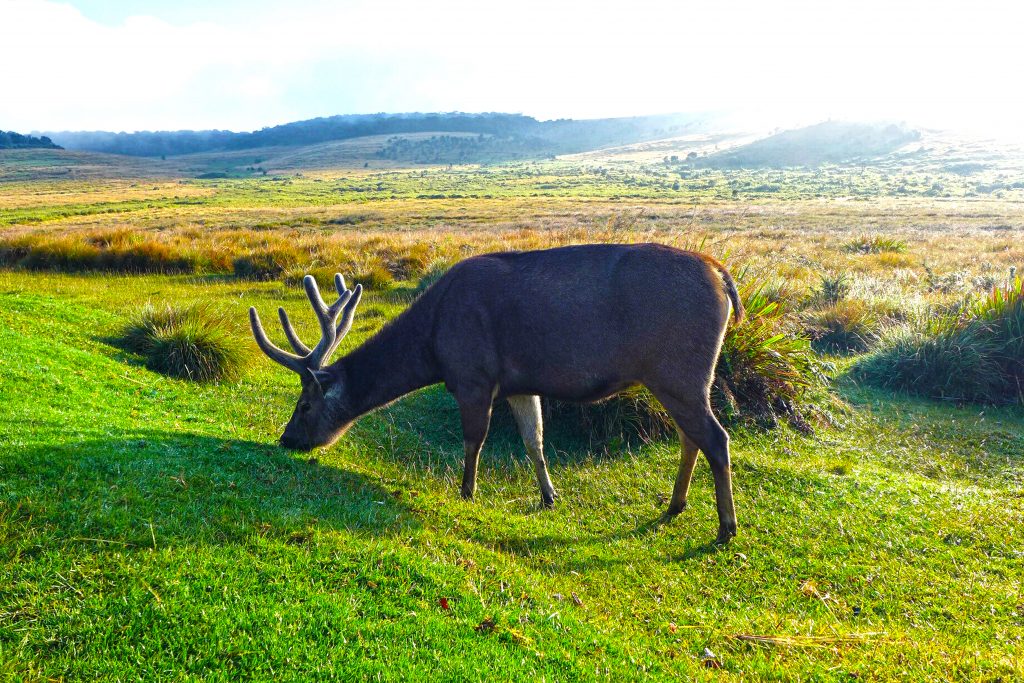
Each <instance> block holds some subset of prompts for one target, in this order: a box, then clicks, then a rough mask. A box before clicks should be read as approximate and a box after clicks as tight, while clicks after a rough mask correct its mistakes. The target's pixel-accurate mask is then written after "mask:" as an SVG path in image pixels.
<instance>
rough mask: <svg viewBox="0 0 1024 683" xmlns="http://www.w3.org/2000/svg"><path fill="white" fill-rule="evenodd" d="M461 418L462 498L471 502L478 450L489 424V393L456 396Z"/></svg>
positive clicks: (475, 392) (485, 436) (490, 399)
mask: <svg viewBox="0 0 1024 683" xmlns="http://www.w3.org/2000/svg"><path fill="white" fill-rule="evenodd" d="M455 400H456V401H457V402H458V404H459V413H460V414H461V416H462V440H463V447H464V448H465V453H466V460H465V463H464V465H463V468H462V497H463V498H465V499H466V500H471V499H472V498H473V494H475V493H476V470H477V463H478V461H479V459H480V449H482V448H483V446H484V440H485V439H486V438H487V429H488V427H490V424H491V401H492V398H491V393H490V392H480V391H474V392H467V393H462V394H456V395H455Z"/></svg>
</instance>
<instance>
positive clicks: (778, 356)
mask: <svg viewBox="0 0 1024 683" xmlns="http://www.w3.org/2000/svg"><path fill="white" fill-rule="evenodd" d="M763 290H764V287H763V284H762V283H760V282H756V281H752V282H749V283H743V284H741V285H740V296H741V297H742V298H743V306H744V308H745V310H746V317H745V318H744V320H743V322H742V323H741V324H740V325H737V326H733V327H730V328H729V329H728V330H727V331H726V333H725V339H724V341H723V343H722V352H721V355H720V356H719V358H718V365H717V367H716V368H715V380H714V385H713V388H712V403H713V404H714V406H715V408H716V410H717V412H718V414H719V415H720V416H721V417H723V418H725V420H726V421H727V422H733V421H737V420H753V421H754V422H757V423H760V424H763V425H766V426H775V425H777V424H778V423H779V421H780V420H785V421H787V422H789V423H790V424H791V425H793V426H794V427H796V428H798V429H801V430H804V431H810V430H811V421H813V420H816V419H818V418H819V417H821V416H823V415H824V414H825V403H826V402H827V401H826V400H825V399H824V397H825V396H826V395H827V391H826V384H827V382H826V379H825V375H824V373H823V365H822V363H821V361H820V360H818V358H817V356H816V355H815V354H814V351H813V350H812V349H811V344H810V340H809V339H808V338H807V337H805V336H803V335H802V334H800V333H798V332H794V331H793V330H792V329H791V328H790V326H789V325H788V324H787V320H786V315H785V312H786V311H785V308H784V307H783V306H782V305H781V304H780V303H779V302H777V301H771V300H769V298H768V297H767V296H766V295H765V293H764V291H763Z"/></svg>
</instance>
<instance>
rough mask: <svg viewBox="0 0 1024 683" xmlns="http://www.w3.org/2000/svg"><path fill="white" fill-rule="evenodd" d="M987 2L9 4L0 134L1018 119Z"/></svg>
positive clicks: (1014, 22)
mask: <svg viewBox="0 0 1024 683" xmlns="http://www.w3.org/2000/svg"><path fill="white" fill-rule="evenodd" d="M1014 5H1015V3H1009V2H1005V3H1003V2H994V1H990V0H975V1H973V2H966V1H965V2H946V1H944V0H932V1H931V2H918V1H916V0H907V1H904V0H884V1H878V0H856V1H848V0H814V1H800V2H796V1H790V2H771V1H769V0H732V1H728V2H726V1H721V0H717V1H716V0H703V1H702V2H689V1H688V0H675V1H673V2H669V1H653V0H624V1H615V2H601V1H600V0H590V1H589V2H575V1H568V2H559V1H558V0H543V1H538V0H515V1H514V2H510V1H508V0H506V1H505V2H500V3H499V2H490V1H488V0H476V1H463V0H429V1H426V0H419V1H400V0H369V1H367V0H336V1H334V2H328V1H326V0H290V2H287V3H285V2H280V1H276V0H275V1H268V0H246V1H245V2H243V1H241V0H220V1H216V2H215V1H214V0H140V1H137V2H116V1H101V0H70V1H64V2H54V1H50V0H0V63H2V64H4V65H5V66H4V69H3V77H2V80H0V83H2V86H0V130H16V131H21V132H29V131H46V130H50V131H56V130H113V131H122V130H123V131H134V130H178V129H210V128H217V129H229V130H254V129H258V128H262V127H265V126H271V125H276V124H279V123H285V122H288V121H295V120H300V119H307V118H312V117H316V116H330V115H333V114H352V113H375V112H408V111H465V112H481V111H504V112H519V113H524V114H528V115H531V116H535V117H537V118H540V119H550V118H596V117H605V116H630V115H641V114H655V113H671V112H689V111H708V110H730V111H739V112H746V113H749V114H750V116H752V117H754V118H755V119H756V120H758V121H759V122H763V123H764V124H765V125H769V126H774V125H785V124H787V123H789V122H812V121H816V120H822V119H825V118H838V119H862V120H864V119H869V120H880V119H884V120H899V121H907V122H909V123H912V124H916V125H924V126H935V127H951V128H960V129H972V130H977V131H980V132H989V133H993V134H998V133H1006V132H1010V133H1013V132H1019V130H1020V129H1021V128H1022V126H1021V124H1020V122H1021V121H1024V88H1022V86H1021V80H1022V79H1021V74H1022V67H1024V39H1021V37H1020V31H1021V26H1022V25H1024V22H1022V21H1021V19H1024V11H1019V10H1016V9H1015V8H1014Z"/></svg>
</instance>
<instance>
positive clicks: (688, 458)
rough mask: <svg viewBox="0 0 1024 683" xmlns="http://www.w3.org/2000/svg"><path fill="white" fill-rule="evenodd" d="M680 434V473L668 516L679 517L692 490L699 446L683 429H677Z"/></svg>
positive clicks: (673, 491) (677, 475)
mask: <svg viewBox="0 0 1024 683" xmlns="http://www.w3.org/2000/svg"><path fill="white" fill-rule="evenodd" d="M676 431H677V432H679V443H680V446H681V448H680V451H681V452H680V457H679V472H678V473H677V474H676V485H675V487H674V488H673V489H672V500H671V501H670V502H669V504H668V514H669V515H671V516H675V515H678V514H679V513H680V512H682V511H683V510H685V509H686V495H687V493H688V492H689V490H690V480H691V479H692V478H693V467H694V465H696V464H697V452H698V450H699V449H698V448H697V444H695V443H694V442H692V441H690V438H689V437H688V436H686V434H685V433H684V432H683V430H682V429H680V428H679V427H676Z"/></svg>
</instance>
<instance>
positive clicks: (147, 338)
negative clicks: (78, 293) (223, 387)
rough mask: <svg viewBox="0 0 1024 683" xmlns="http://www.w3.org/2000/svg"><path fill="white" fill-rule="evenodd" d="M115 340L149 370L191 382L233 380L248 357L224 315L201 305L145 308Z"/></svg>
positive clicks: (240, 336) (238, 374)
mask: <svg viewBox="0 0 1024 683" xmlns="http://www.w3.org/2000/svg"><path fill="white" fill-rule="evenodd" d="M117 341H118V343H119V345H120V346H121V347H122V348H124V349H125V350H127V351H130V352H132V353H135V354H138V355H140V356H142V357H143V358H144V359H145V362H146V367H147V368H149V369H150V370H153V371H154V372H159V373H160V374H163V375H167V376H168V377H175V378H178V379H187V380H192V381H196V382H210V381H217V380H233V379H237V378H238V377H240V376H241V374H242V370H243V369H244V367H245V364H246V361H247V360H248V357H249V351H248V348H249V347H248V345H247V344H246V338H245V337H244V336H243V335H241V334H240V333H239V332H238V331H237V330H236V329H234V326H233V325H231V323H230V322H229V320H228V319H227V317H226V316H224V315H223V314H220V313H218V312H216V311H213V310H212V309H210V308H207V307H204V306H192V307H189V308H173V307H171V306H165V307H163V308H156V307H154V306H152V305H147V306H146V307H145V308H144V309H143V310H142V312H141V313H140V314H139V316H138V317H137V318H136V319H135V320H132V321H131V322H129V323H128V324H127V325H125V327H124V328H123V329H122V330H121V333H120V335H119V336H118V337H117Z"/></svg>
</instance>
